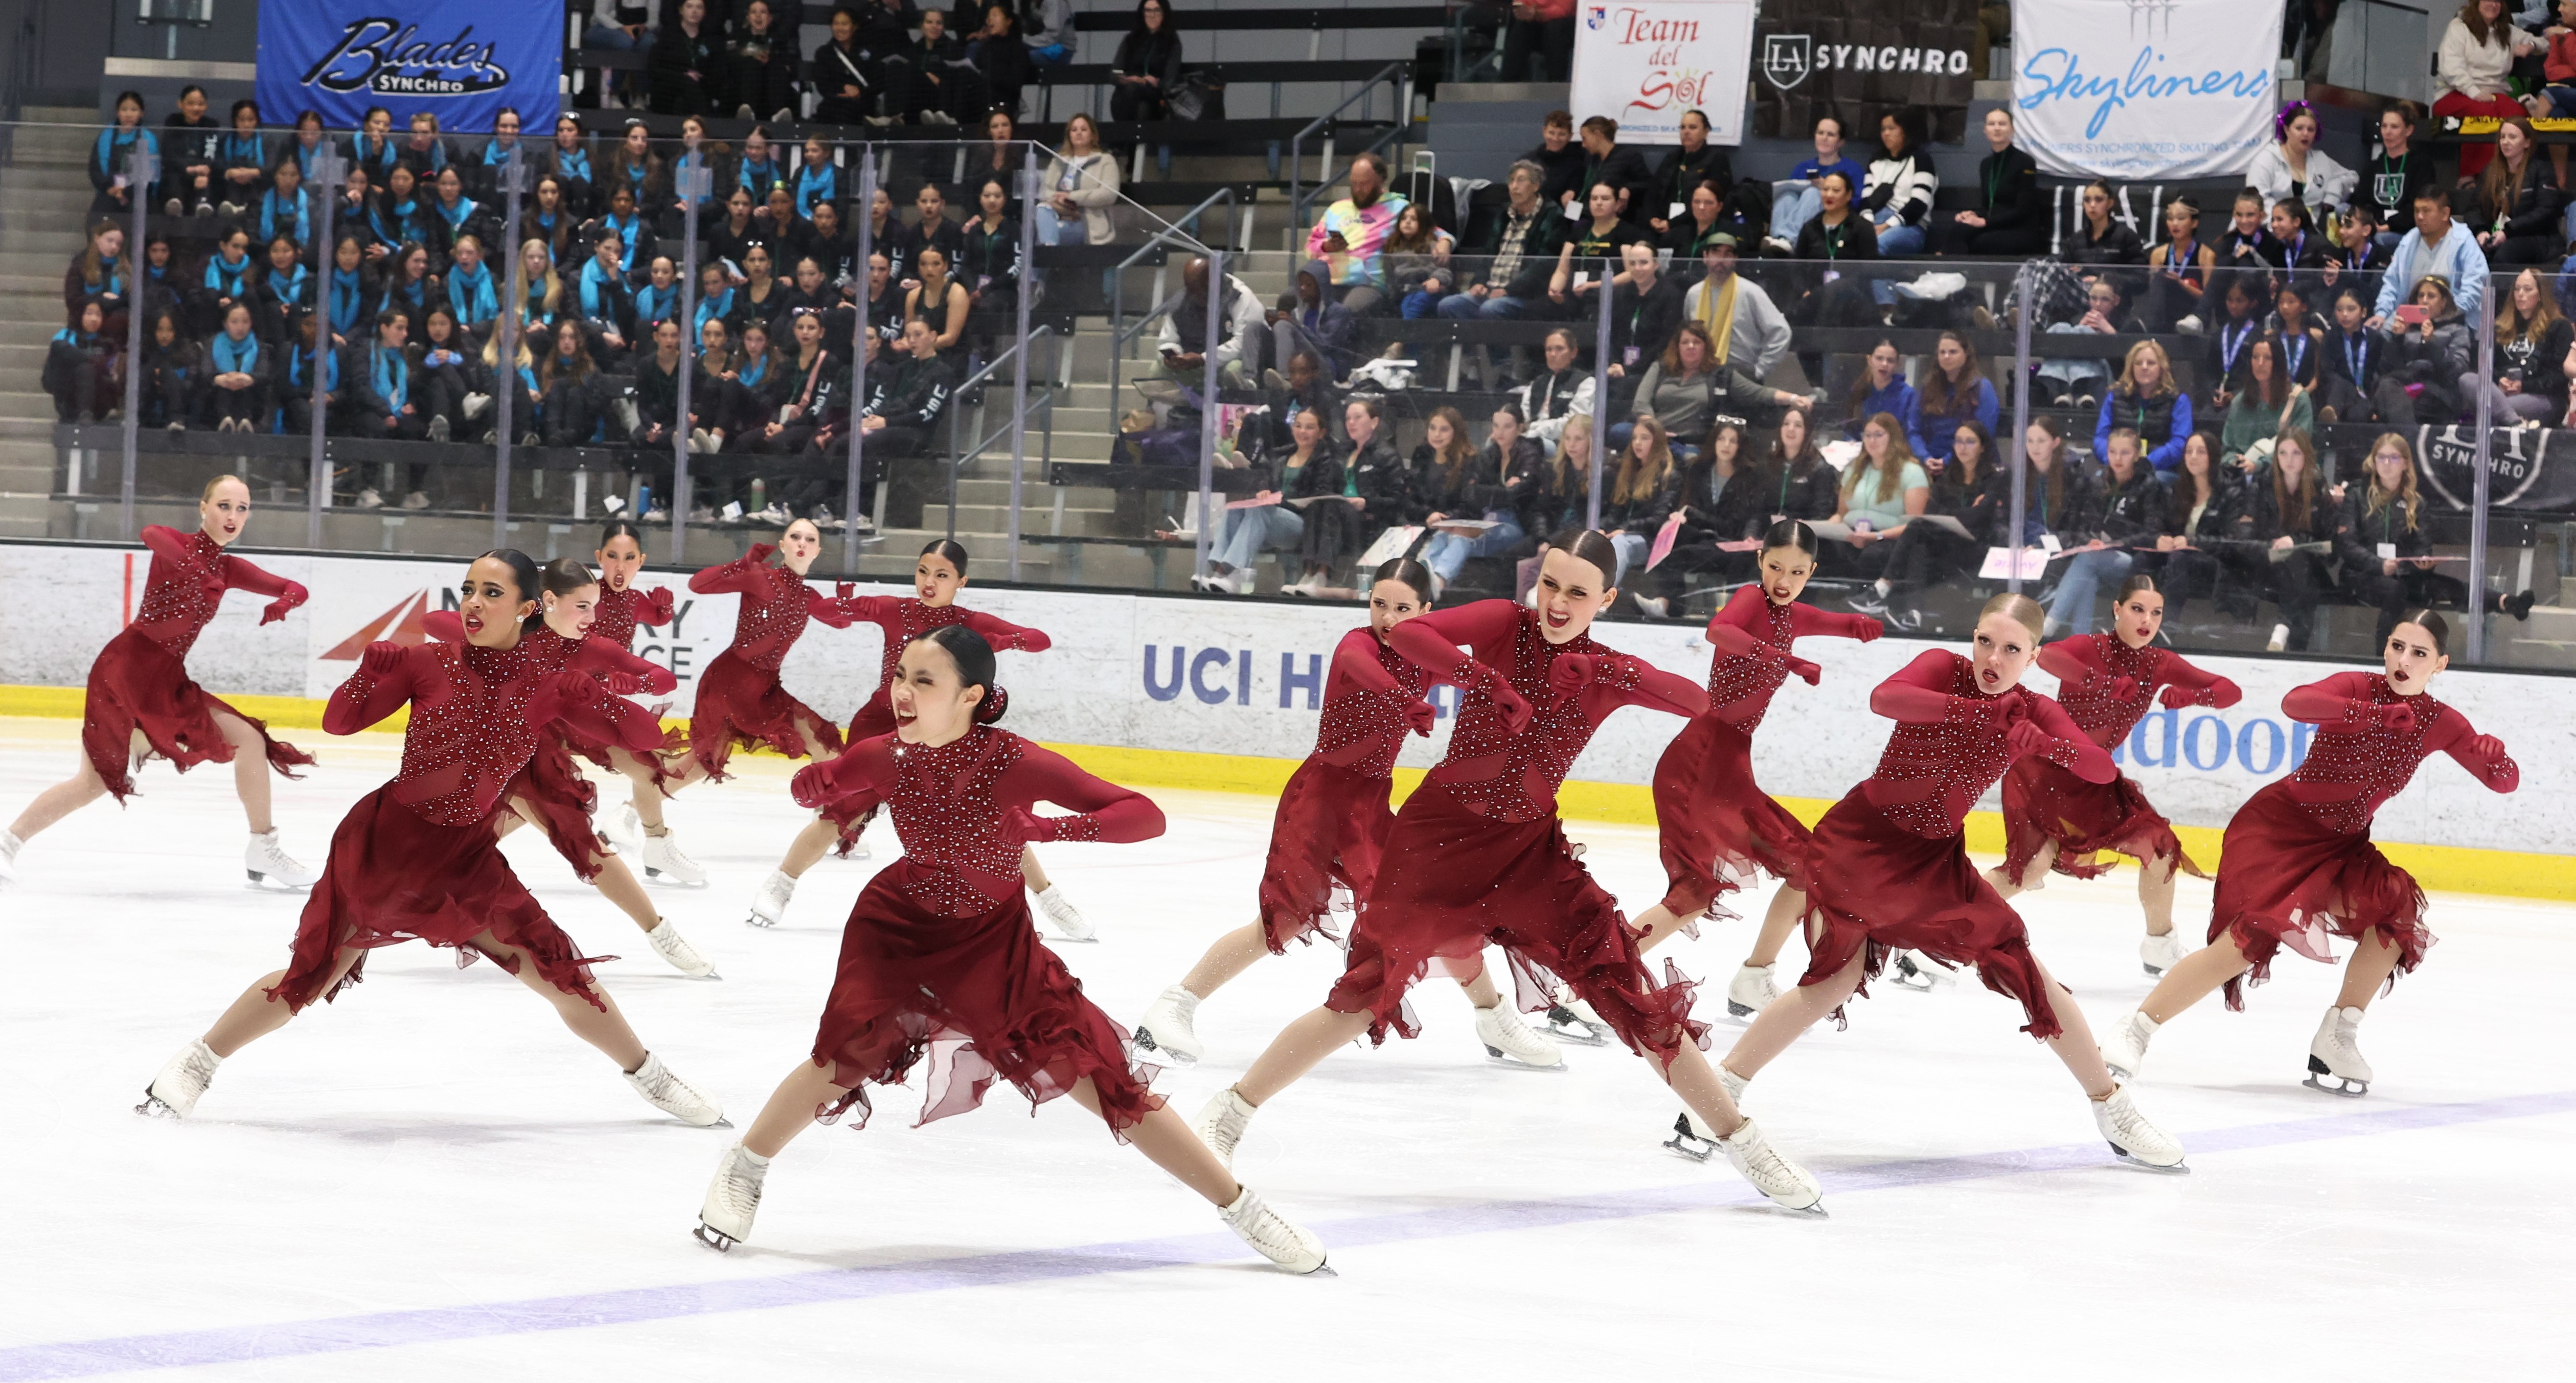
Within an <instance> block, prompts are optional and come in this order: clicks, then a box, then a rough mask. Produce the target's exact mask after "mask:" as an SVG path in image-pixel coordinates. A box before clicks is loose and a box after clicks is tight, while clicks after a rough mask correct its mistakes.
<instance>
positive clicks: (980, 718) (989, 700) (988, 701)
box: [975, 685, 1011, 725]
mask: <svg viewBox="0 0 2576 1383" xmlns="http://www.w3.org/2000/svg"><path fill="white" fill-rule="evenodd" d="M1009 709H1011V694H1010V693H1009V692H1006V691H1004V690H1002V689H1001V687H1000V686H998V685H996V686H994V687H993V688H992V689H991V690H989V691H987V692H986V693H985V695H984V701H983V704H982V705H979V706H977V707H976V708H975V723H976V724H978V725H990V724H992V723H993V722H994V721H997V720H1000V719H1001V718H1002V713H1003V712H1005V711H1007V710H1009Z"/></svg>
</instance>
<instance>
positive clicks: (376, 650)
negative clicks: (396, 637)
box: [358, 639, 411, 677]
mask: <svg viewBox="0 0 2576 1383" xmlns="http://www.w3.org/2000/svg"><path fill="white" fill-rule="evenodd" d="M410 656H411V650H410V649H409V648H406V647H405V646H403V645H401V644H398V643H395V642H394V641H392V640H391V639H379V640H377V641H376V642H374V643H371V644H369V645H367V651H366V652H365V653H363V654H361V655H359V658H358V670H359V671H361V672H363V673H365V674H366V675H367V676H369V677H389V676H392V675H393V673H394V670H395V669H397V668H399V667H401V666H402V665H403V660H404V659H406V658H408V657H410Z"/></svg>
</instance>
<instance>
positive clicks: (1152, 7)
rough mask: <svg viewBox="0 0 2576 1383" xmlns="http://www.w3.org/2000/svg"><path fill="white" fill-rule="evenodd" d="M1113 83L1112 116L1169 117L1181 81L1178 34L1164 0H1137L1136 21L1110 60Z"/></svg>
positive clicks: (1110, 100)
mask: <svg viewBox="0 0 2576 1383" xmlns="http://www.w3.org/2000/svg"><path fill="white" fill-rule="evenodd" d="M1109 71H1110V75H1111V76H1112V77H1113V78H1115V79H1116V85H1115V86H1113V87H1112V88H1111V90H1110V93H1109V118H1110V119H1112V120H1122V121H1123V120H1162V119H1167V118H1169V110H1170V106H1169V104H1168V103H1169V102H1170V100H1171V95H1172V89H1173V88H1174V87H1176V86H1179V85H1180V82H1181V36H1180V30H1179V28H1178V26H1177V25H1175V24H1174V23H1173V22H1172V12H1171V7H1170V6H1168V5H1166V4H1165V3H1163V0H1137V5H1136V22H1135V23H1134V24H1133V25H1132V26H1130V27H1129V28H1128V30H1127V36H1126V37H1125V38H1122V39H1120V40H1119V41H1118V52H1117V53H1116V54H1115V55H1114V56H1113V57H1111V58H1110V60H1109Z"/></svg>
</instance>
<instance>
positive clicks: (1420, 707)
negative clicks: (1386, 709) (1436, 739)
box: [1404, 701, 1440, 735]
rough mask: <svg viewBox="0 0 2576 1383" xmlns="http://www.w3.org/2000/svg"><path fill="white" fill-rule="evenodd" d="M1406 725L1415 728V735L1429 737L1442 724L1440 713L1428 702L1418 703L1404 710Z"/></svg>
mask: <svg viewBox="0 0 2576 1383" xmlns="http://www.w3.org/2000/svg"><path fill="white" fill-rule="evenodd" d="M1404 723H1405V724H1407V725H1409V726H1412V727H1413V733H1415V734H1417V735H1428V734H1430V733H1431V727H1432V726H1434V725H1437V724H1439V723H1440V712H1439V710H1438V709H1437V708H1435V707H1433V706H1432V704H1431V703H1430V702H1428V701H1416V702H1414V703H1413V704H1412V705H1410V706H1407V707H1405V708H1404Z"/></svg>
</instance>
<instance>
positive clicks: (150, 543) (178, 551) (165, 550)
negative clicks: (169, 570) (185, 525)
mask: <svg viewBox="0 0 2576 1383" xmlns="http://www.w3.org/2000/svg"><path fill="white" fill-rule="evenodd" d="M139 536H140V538H141V540H142V543H143V546H144V548H145V549H146V550H148V551H149V552H151V554H152V555H153V556H155V557H158V558H161V559H163V560H164V561H170V562H184V561H186V560H188V535H187V534H185V533H182V532H180V531H179V530H178V529H175V528H171V527H168V526H166V525H164V524H157V523H148V524H145V525H144V526H143V532H142V533H141V534H140V535H139Z"/></svg>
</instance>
